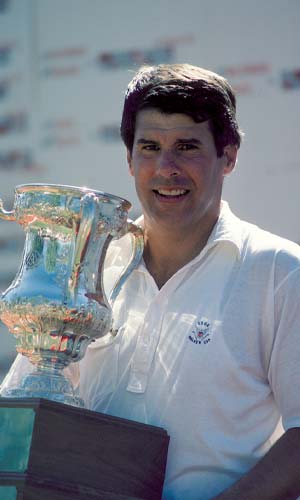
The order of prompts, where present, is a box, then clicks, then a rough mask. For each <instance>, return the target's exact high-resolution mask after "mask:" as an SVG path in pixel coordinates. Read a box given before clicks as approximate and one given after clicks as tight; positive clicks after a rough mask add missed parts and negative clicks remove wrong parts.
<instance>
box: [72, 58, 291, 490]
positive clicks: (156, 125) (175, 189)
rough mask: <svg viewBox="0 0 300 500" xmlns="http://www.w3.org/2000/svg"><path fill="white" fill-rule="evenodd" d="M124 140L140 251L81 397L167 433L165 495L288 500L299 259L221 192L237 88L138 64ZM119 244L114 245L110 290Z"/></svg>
mask: <svg viewBox="0 0 300 500" xmlns="http://www.w3.org/2000/svg"><path fill="white" fill-rule="evenodd" d="M121 133H122V138H123V140H124V142H125V145H126V148H127V159H128V164H129V170H130V173H131V175H132V176H133V177H134V181H135V185H136V190H137V193H138V196H139V199H140V202H141V206H142V211H143V216H142V217H141V219H140V220H139V221H138V222H139V224H140V225H141V226H143V228H144V235H145V251H144V256H143V261H142V262H141V263H140V265H139V266H138V268H137V269H136V270H135V271H133V273H132V274H131V276H130V277H129V279H128V280H127V281H126V283H125V285H124V287H123V289H122V291H121V292H120V294H119V296H118V298H117V299H116V301H115V303H114V307H113V314H114V325H113V330H114V332H117V333H116V334H115V335H114V336H113V335H108V336H107V337H105V338H103V339H99V340H97V341H96V342H95V343H94V344H92V345H91V346H90V347H89V348H88V350H87V353H86V356H85V358H84V359H83V360H82V361H81V362H80V393H81V396H82V397H83V398H84V400H85V402H86V405H87V406H88V407H89V408H90V409H93V410H96V411H101V412H106V413H109V414H113V415H117V416H120V417H124V418H130V419H134V420H139V421H142V422H145V423H149V424H153V425H158V426H162V427H164V428H165V429H167V431H168V433H169V434H170V437H171V440H170V448H169V455H168V463H167V471H166V480H165V486H164V495H163V498H164V500H179V499H180V500H182V499H185V500H200V499H201V500H205V499H212V498H215V499H218V500H227V499H230V500H235V499H239V500H243V499H247V500H252V499H255V500H257V499H282V500H283V499H285V500H286V499H289V498H290V499H295V498H296V497H297V496H298V495H300V430H299V429H298V427H299V426H300V397H299V395H298V392H299V391H298V388H299V387H300V362H299V360H300V342H299V334H300V332H299V329H300V312H299V307H298V300H297V298H298V297H299V289H300V254H299V249H298V246H297V245H296V244H293V243H291V242H288V241H286V240H284V239H282V238H279V237H277V236H274V235H271V234H269V233H267V232H265V231H262V230H261V229H259V228H257V227H255V226H253V225H250V224H248V223H246V222H242V221H240V220H239V219H238V218H237V217H235V216H234V215H233V214H232V213H231V211H230V209H229V207H228V205H227V204H226V203H225V202H222V201H221V195H222V186H223V181H224V177H225V176H226V175H228V174H230V172H231V171H232V170H233V168H234V166H235V163H236V157H237V150H238V148H239V146H240V141H241V132H240V130H239V127H238V124H237V121H236V116H235V97H234V94H233V91H232V89H231V88H230V86H229V84H228V83H227V82H226V80H225V79H223V78H222V77H220V76H219V75H216V74H214V73H212V72H209V71H207V70H204V69H201V68H197V67H193V66H190V65H161V66H158V67H143V68H141V70H140V71H139V72H138V73H137V75H136V76H135V77H134V79H133V80H132V82H131V83H130V84H129V87H128V91H127V94H126V97H125V104H124V111H123V118H122V125H121ZM129 247H130V244H129V242H128V241H127V237H125V238H123V239H122V240H119V241H116V242H114V243H113V244H112V245H111V246H110V249H109V252H108V255H107V259H106V269H105V286H106V291H107V293H109V290H110V289H111V288H112V287H113V284H114V282H115V280H116V277H117V276H118V274H119V273H120V271H121V269H122V266H123V265H124V264H125V263H126V261H127V258H128V253H129V250H130V248H129ZM72 376H73V379H74V377H75V376H74V373H73V375H72Z"/></svg>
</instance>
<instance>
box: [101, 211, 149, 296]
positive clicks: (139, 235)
mask: <svg viewBox="0 0 300 500" xmlns="http://www.w3.org/2000/svg"><path fill="white" fill-rule="evenodd" d="M126 233H130V234H131V236H132V241H133V249H132V254H131V259H130V261H129V263H128V265H127V267H126V268H125V269H124V271H123V272H122V274H121V276H120V277H119V279H118V281H117V282H116V284H115V286H114V288H113V290H112V292H111V294H110V297H109V302H110V304H111V305H113V303H114V301H115V300H116V298H117V296H118V295H119V292H120V290H121V288H122V286H123V284H124V283H125V281H126V280H127V278H128V276H129V275H130V274H131V272H132V271H133V270H134V269H135V268H136V267H137V265H138V263H139V262H140V260H141V258H142V255H143V251H144V235H143V230H142V228H141V227H139V226H137V225H136V224H134V223H133V222H132V221H131V220H128V221H127V226H126V227H125V232H124V233H123V232H122V236H123V234H126Z"/></svg>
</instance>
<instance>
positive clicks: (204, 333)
mask: <svg viewBox="0 0 300 500" xmlns="http://www.w3.org/2000/svg"><path fill="white" fill-rule="evenodd" d="M189 339H190V341H191V342H193V343H194V344H208V343H209V342H210V340H211V332H210V323H209V321H208V319H207V318H201V319H200V320H198V321H197V323H196V325H195V326H194V328H193V330H192V333H191V335H189Z"/></svg>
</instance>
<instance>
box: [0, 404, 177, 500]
mask: <svg viewBox="0 0 300 500" xmlns="http://www.w3.org/2000/svg"><path fill="white" fill-rule="evenodd" d="M168 444H169V436H168V434H167V432H166V431H165V430H163V429H161V428H158V427H153V426H149V425H145V424H141V423H137V422H133V421H129V420H125V419H121V418H117V417H112V416H109V415H104V414H102V413H97V412H94V411H89V410H86V409H81V408H80V409H79V408H75V407H72V406H69V405H65V404H61V403H56V402H53V401H49V400H46V399H33V398H28V399H25V398H24V399H14V398H1V399H0V499H1V500H41V499H43V500H69V499H70V500H71V499H73V500H74V499H80V500H81V499H82V500H83V499H84V500H87V499H89V500H104V499H105V500H160V499H161V495H162V487H163V480H164V474H165V466H166V460H167V450H168Z"/></svg>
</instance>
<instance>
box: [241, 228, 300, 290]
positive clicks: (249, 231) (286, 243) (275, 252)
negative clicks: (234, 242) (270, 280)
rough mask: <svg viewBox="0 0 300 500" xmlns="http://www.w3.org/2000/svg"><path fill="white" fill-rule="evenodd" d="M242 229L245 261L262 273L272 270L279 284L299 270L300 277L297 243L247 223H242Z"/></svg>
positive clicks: (299, 254) (299, 252) (299, 257)
mask: <svg viewBox="0 0 300 500" xmlns="http://www.w3.org/2000/svg"><path fill="white" fill-rule="evenodd" d="M240 227H241V231H242V234H243V251H242V254H243V258H244V259H245V261H248V262H250V263H251V264H252V265H253V266H256V267H258V269H259V270H260V271H261V272H264V271H266V270H268V271H270V270H271V269H272V271H273V272H274V274H275V277H276V281H277V282H278V281H280V280H282V279H284V278H285V277H286V276H287V275H288V274H290V273H293V272H295V271H297V270H298V271H299V275H300V246H299V245H298V244H297V243H295V242H293V241H290V240H288V239H286V238H282V237H281V236H278V235H276V234H273V233H270V232H269V231H266V230H264V229H261V228H260V227H258V226H255V225H254V224H250V223H248V222H245V221H240Z"/></svg>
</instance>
